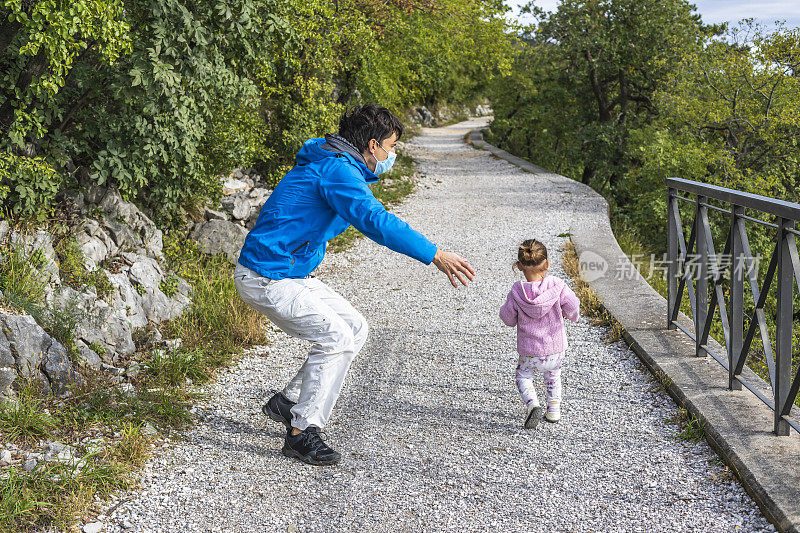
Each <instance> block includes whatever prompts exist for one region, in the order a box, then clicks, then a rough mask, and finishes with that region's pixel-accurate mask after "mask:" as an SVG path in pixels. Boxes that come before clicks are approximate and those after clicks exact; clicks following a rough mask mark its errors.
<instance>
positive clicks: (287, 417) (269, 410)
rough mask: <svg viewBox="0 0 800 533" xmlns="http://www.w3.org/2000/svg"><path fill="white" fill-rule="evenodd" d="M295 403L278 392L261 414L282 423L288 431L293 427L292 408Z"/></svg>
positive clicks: (266, 404)
mask: <svg viewBox="0 0 800 533" xmlns="http://www.w3.org/2000/svg"><path fill="white" fill-rule="evenodd" d="M294 405H295V402H293V401H291V400H287V399H286V396H284V395H283V394H282V393H280V392H276V393H275V394H274V395H273V396H272V398H270V399H269V400H268V401H267V403H265V404H264V406H263V407H262V408H261V412H262V413H264V414H265V415H267V416H268V417H270V418H271V419H272V420H274V421H275V422H280V423H281V424H283V425H284V426H286V429H290V428H291V427H292V407H294Z"/></svg>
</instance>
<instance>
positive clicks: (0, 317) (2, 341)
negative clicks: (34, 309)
mask: <svg viewBox="0 0 800 533" xmlns="http://www.w3.org/2000/svg"><path fill="white" fill-rule="evenodd" d="M75 376H76V374H75V370H74V368H73V366H72V362H71V361H70V360H69V357H68V356H67V350H66V348H64V346H62V345H61V343H59V342H58V341H57V340H55V339H53V338H52V337H51V336H50V335H48V334H47V333H46V332H45V331H44V329H42V327H41V326H39V325H38V324H37V323H36V321H35V320H34V319H33V317H31V316H29V315H7V314H0V396H5V395H7V394H8V391H9V387H10V386H11V384H12V383H13V382H14V380H15V379H16V378H17V377H23V378H26V379H33V380H35V381H37V382H38V383H39V384H40V385H41V386H42V387H43V388H44V389H45V390H48V391H53V392H54V393H56V394H60V393H62V392H64V391H65V390H66V388H67V386H68V385H69V384H70V383H73V382H74V381H75Z"/></svg>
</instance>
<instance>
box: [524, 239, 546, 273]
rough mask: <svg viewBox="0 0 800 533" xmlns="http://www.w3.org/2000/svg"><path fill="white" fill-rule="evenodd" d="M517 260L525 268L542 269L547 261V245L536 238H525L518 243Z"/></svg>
mask: <svg viewBox="0 0 800 533" xmlns="http://www.w3.org/2000/svg"><path fill="white" fill-rule="evenodd" d="M517 260H518V261H519V264H520V266H521V267H522V268H523V269H525V270H544V263H545V261H547V247H546V246H545V245H544V244H543V243H542V242H541V241H537V240H536V239H527V240H526V241H524V242H523V243H522V244H520V245H519V250H518V251H517Z"/></svg>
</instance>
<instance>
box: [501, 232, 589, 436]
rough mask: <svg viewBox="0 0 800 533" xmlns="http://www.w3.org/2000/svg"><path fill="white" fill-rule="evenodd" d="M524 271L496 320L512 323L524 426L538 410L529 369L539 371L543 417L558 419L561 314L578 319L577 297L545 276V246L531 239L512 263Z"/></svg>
mask: <svg viewBox="0 0 800 533" xmlns="http://www.w3.org/2000/svg"><path fill="white" fill-rule="evenodd" d="M514 266H516V267H517V268H518V269H519V270H521V271H522V273H523V274H524V275H525V281H518V282H516V283H515V284H514V286H513V287H512V288H511V292H509V293H508V297H507V298H506V303H505V304H503V306H502V307H501V308H500V319H501V320H502V321H503V322H504V323H505V324H506V325H507V326H517V352H518V353H519V363H518V364H517V388H518V389H519V393H520V394H521V395H522V401H524V402H525V406H526V407H527V416H526V418H525V428H527V429H533V428H535V427H536V426H537V425H538V424H539V420H540V419H541V417H542V409H541V407H539V398H538V397H537V396H536V389H534V387H533V374H534V370H539V371H541V372H542V374H543V375H544V383H545V389H546V393H545V398H546V400H547V412H546V413H545V418H546V419H547V421H548V422H558V421H559V419H560V418H561V363H562V362H563V360H564V351H565V350H566V349H567V332H566V331H565V329H564V318H563V317H566V318H568V319H570V320H572V321H573V322H575V321H577V320H578V311H579V309H580V301H579V300H578V297H577V296H575V293H574V292H572V289H570V288H569V287H568V286H567V284H566V283H564V281H562V280H561V279H559V278H557V277H556V276H548V275H547V270H548V269H549V268H550V262H549V261H548V260H547V248H545V246H544V244H542V243H541V242H539V241H537V240H536V239H528V240H526V241H525V242H523V243H522V244H521V245H520V247H519V251H518V252H517V262H516V263H515V264H514Z"/></svg>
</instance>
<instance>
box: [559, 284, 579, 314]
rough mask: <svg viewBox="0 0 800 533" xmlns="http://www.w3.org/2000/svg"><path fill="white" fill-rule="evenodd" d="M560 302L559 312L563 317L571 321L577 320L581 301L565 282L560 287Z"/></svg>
mask: <svg viewBox="0 0 800 533" xmlns="http://www.w3.org/2000/svg"><path fill="white" fill-rule="evenodd" d="M560 304H561V312H562V313H563V314H564V317H565V318H567V319H568V320H572V321H573V322H577V321H578V317H579V316H580V310H581V301H580V300H579V299H578V297H577V296H576V295H575V293H574V292H573V291H572V289H570V288H569V285H567V284H566V283H564V288H563V289H561V297H560Z"/></svg>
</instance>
